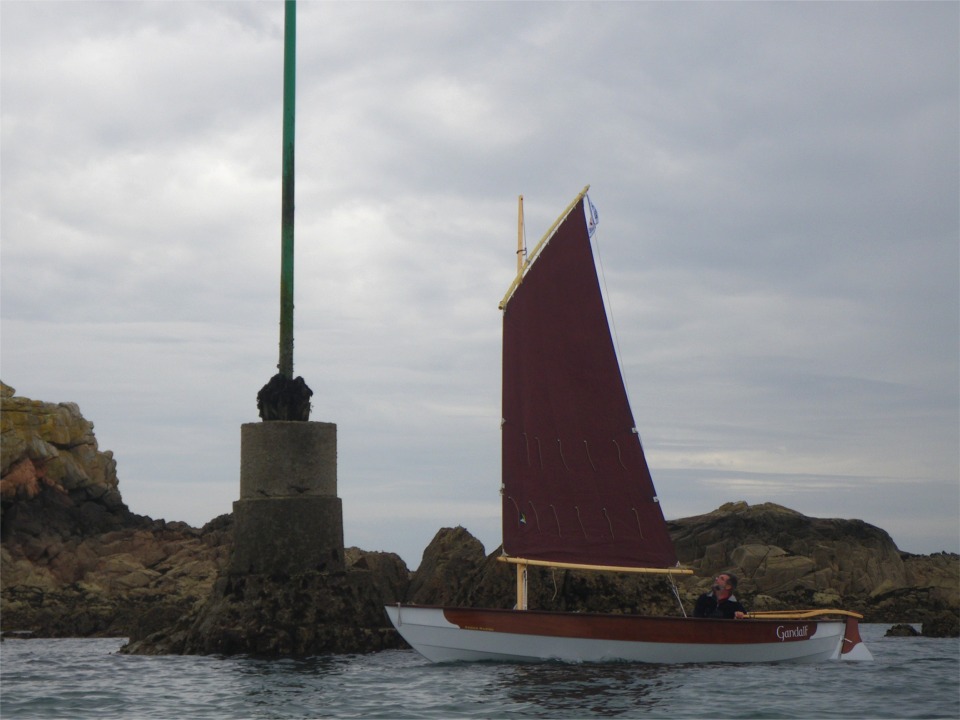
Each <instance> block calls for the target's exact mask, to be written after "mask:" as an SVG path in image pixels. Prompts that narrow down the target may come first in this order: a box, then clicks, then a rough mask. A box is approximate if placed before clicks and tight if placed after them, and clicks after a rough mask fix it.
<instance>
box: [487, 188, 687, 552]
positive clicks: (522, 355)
mask: <svg viewBox="0 0 960 720" xmlns="http://www.w3.org/2000/svg"><path fill="white" fill-rule="evenodd" d="M502 432H503V438H502V452H503V458H502V463H503V489H502V494H503V508H502V512H503V547H504V553H505V554H507V555H511V556H514V557H522V558H526V559H530V560H545V561H553V562H566V563H583V564H589V565H606V566H611V565H612V566H631V567H656V568H664V567H671V566H674V565H675V564H676V562H677V557H676V552H675V550H674V547H673V543H672V541H671V540H670V536H669V535H668V533H667V527H666V522H665V521H664V518H663V513H662V511H661V510H660V505H659V503H658V501H657V498H656V491H655V490H654V487H653V481H652V479H651V477H650V471H649V469H648V468H647V462H646V459H645V457H644V454H643V448H642V446H641V444H640V438H639V436H638V434H637V431H636V430H635V427H634V421H633V414H632V412H631V411H630V406H629V403H628V401H627V394H626V390H625V388H624V385H623V379H622V377H621V375H620V367H619V364H618V363H617V358H616V353H615V351H614V346H613V340H612V339H611V335H610V329H609V326H608V324H607V316H606V311H605V310H604V306H603V298H602V296H601V294H600V284H599V282H598V280H597V272H596V266H595V265H594V261H593V252H592V250H591V247H590V238H589V236H588V231H587V224H586V220H585V218H584V208H583V196H582V195H581V197H580V199H579V201H578V202H577V203H576V205H575V206H574V207H573V209H572V211H570V212H569V214H568V215H567V216H566V218H565V219H564V220H563V221H562V222H561V223H560V225H559V227H558V229H557V230H556V232H555V233H554V235H553V236H552V237H551V238H550V239H549V240H548V241H547V242H546V243H545V244H544V245H543V246H542V248H541V249H540V252H539V254H538V255H537V256H536V257H535V258H533V262H532V264H531V265H530V266H529V268H528V269H527V271H526V274H525V275H524V276H523V279H522V282H521V283H520V284H519V285H518V286H517V288H516V290H515V291H514V292H513V294H512V295H510V296H509V297H508V298H507V299H506V300H505V302H504V305H503V428H502Z"/></svg>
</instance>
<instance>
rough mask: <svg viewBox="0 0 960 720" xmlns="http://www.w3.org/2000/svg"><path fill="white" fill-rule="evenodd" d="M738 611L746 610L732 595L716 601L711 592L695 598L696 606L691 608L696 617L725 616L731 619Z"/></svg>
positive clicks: (743, 611)
mask: <svg viewBox="0 0 960 720" xmlns="http://www.w3.org/2000/svg"><path fill="white" fill-rule="evenodd" d="M738 612H742V613H745V612H746V610H745V609H744V607H743V605H741V604H740V601H739V600H737V598H736V597H735V596H734V595H731V596H730V597H728V598H727V599H726V600H721V601H720V602H719V603H717V598H716V596H715V595H714V594H713V593H712V592H708V593H704V594H703V595H701V596H700V597H699V598H697V604H696V607H694V608H693V616H694V617H698V618H726V619H727V620H731V619H733V618H734V616H735V615H734V614H735V613H738Z"/></svg>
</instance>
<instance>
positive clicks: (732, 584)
mask: <svg viewBox="0 0 960 720" xmlns="http://www.w3.org/2000/svg"><path fill="white" fill-rule="evenodd" d="M737 582H738V581H737V576H736V575H734V574H732V573H725V572H724V573H720V574H719V575H717V577H715V578H714V580H713V589H714V590H716V591H717V592H728V593H732V592H733V591H734V590H736V589H737Z"/></svg>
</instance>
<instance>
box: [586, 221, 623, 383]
mask: <svg viewBox="0 0 960 720" xmlns="http://www.w3.org/2000/svg"><path fill="white" fill-rule="evenodd" d="M593 242H594V244H595V245H596V248H597V264H598V265H599V266H600V279H601V280H602V281H603V294H604V296H605V297H606V299H607V315H609V317H610V327H611V328H612V330H613V345H614V347H615V348H616V352H617V363H618V364H619V365H620V377H621V378H623V389H624V390H626V391H627V398H629V397H630V385H629V383H628V382H627V374H626V372H624V368H623V354H622V353H621V352H620V334H619V333H618V332H617V319H616V316H615V315H614V314H613V298H612V297H610V290H609V289H608V288H607V273H606V271H604V269H603V255H602V253H601V252H600V233H599V232H597V230H594V232H593Z"/></svg>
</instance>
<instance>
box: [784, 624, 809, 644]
mask: <svg viewBox="0 0 960 720" xmlns="http://www.w3.org/2000/svg"><path fill="white" fill-rule="evenodd" d="M809 629H810V626H809V625H804V626H802V627H797V628H791V629H789V630H786V629H784V627H783V625H777V637H778V638H780V642H783V641H784V640H786V639H787V638H805V637H806V636H807V631H808V630H809Z"/></svg>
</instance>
